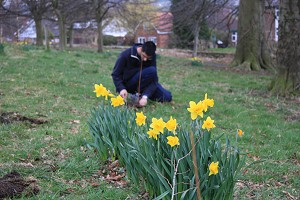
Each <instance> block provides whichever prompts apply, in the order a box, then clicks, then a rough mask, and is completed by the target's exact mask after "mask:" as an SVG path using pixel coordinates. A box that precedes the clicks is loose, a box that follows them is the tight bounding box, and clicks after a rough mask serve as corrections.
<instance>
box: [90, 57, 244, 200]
mask: <svg viewBox="0 0 300 200" xmlns="http://www.w3.org/2000/svg"><path fill="white" fill-rule="evenodd" d="M195 61H197V59H196V58H195ZM200 61H201V60H200ZM94 88H95V89H94V92H95V93H96V96H97V97H104V98H105V100H108V99H109V98H110V102H111V103H110V104H105V103H103V104H102V105H101V106H99V109H98V110H95V111H94V112H93V118H92V119H91V120H90V122H89V123H90V130H91V131H92V134H93V136H94V138H95V146H96V148H97V149H98V152H99V154H100V153H101V155H102V157H104V158H105V157H106V158H107V156H108V155H109V156H111V155H112V154H113V155H114V156H115V157H118V159H119V161H120V163H122V164H124V165H125V166H126V170H127V173H128V177H129V178H130V179H131V180H133V181H134V182H135V183H139V181H140V177H144V178H145V180H147V181H146V183H145V188H146V189H147V190H148V191H149V194H150V196H151V197H158V196H160V197H162V199H174V196H177V197H175V198H178V199H184V198H187V197H188V198H189V199H196V194H195V190H194V189H195V187H197V186H196V183H197V182H198V183H199V187H198V188H197V190H201V193H202V192H203V196H202V197H203V199H231V198H232V196H233V188H234V183H235V181H236V179H237V178H236V177H237V176H236V175H237V174H238V172H239V171H240V169H241V167H240V157H239V156H240V153H239V150H238V148H236V146H235V147H233V146H231V145H230V142H228V143H226V144H225V145H221V140H219V139H216V138H213V136H214V128H216V123H215V120H214V119H213V116H210V115H209V114H208V110H209V109H210V108H212V107H214V99H212V98H208V95H207V94H205V95H204V99H203V100H200V101H190V102H189V106H188V107H187V111H188V114H189V115H190V118H191V124H190V125H189V126H186V125H185V124H180V125H179V124H178V122H177V120H176V118H174V117H173V116H170V117H169V118H167V119H166V118H163V117H153V118H148V117H147V116H146V115H145V113H144V112H142V111H140V112H135V111H134V110H131V109H118V108H116V107H118V106H122V105H124V104H125V102H124V100H123V98H122V97H121V96H120V95H118V96H114V95H113V94H112V93H111V92H110V91H109V90H107V89H106V88H105V87H104V86H103V85H102V84H99V85H98V84H95V85H94ZM107 119H109V120H107ZM243 134H244V132H243V131H242V130H241V129H237V131H236V138H238V137H240V136H242V135H243ZM191 135H192V137H191ZM217 138H218V137H217ZM237 140H238V139H237ZM237 140H236V141H237ZM193 153H194V154H193ZM194 155H195V156H194ZM196 156H197V157H196ZM192 157H194V158H196V159H192ZM191 166H194V170H192V169H191ZM195 166H196V167H195ZM195 168H196V169H195ZM170 169H172V170H170ZM195 173H199V174H198V175H199V177H198V178H196V176H195ZM130 176H133V177H130ZM187 177H189V179H188V178H187ZM192 177H195V178H194V181H190V180H192V179H193V178H192ZM186 180H188V181H186ZM216 188H218V189H216ZM151 192H152V193H151ZM198 192H199V193H200V191H197V196H198ZM200 196H201V194H200ZM198 198H199V196H198Z"/></svg>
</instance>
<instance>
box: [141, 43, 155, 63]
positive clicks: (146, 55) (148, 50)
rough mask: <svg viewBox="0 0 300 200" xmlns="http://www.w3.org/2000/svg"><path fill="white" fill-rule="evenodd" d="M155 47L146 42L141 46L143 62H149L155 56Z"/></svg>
mask: <svg viewBox="0 0 300 200" xmlns="http://www.w3.org/2000/svg"><path fill="white" fill-rule="evenodd" d="M155 51H156V45H155V44H154V42H152V41H147V42H145V43H144V44H143V45H142V57H143V59H144V60H145V59H146V60H151V58H152V57H153V56H154V55H155Z"/></svg>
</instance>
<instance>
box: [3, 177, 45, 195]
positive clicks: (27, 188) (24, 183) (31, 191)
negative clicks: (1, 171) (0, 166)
mask: <svg viewBox="0 0 300 200" xmlns="http://www.w3.org/2000/svg"><path fill="white" fill-rule="evenodd" d="M39 191H40V188H39V186H38V185H37V180H36V179H34V178H27V179H24V178H23V177H21V175H20V174H19V173H18V172H16V171H12V172H11V173H8V174H6V175H4V176H3V177H1V178H0V198H11V197H16V196H20V195H22V194H23V195H25V196H32V195H36V194H37V193H38V192H39Z"/></svg>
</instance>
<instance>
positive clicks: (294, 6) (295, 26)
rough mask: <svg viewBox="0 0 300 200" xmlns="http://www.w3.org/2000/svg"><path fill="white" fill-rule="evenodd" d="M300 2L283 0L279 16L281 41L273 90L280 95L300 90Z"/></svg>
mask: <svg viewBox="0 0 300 200" xmlns="http://www.w3.org/2000/svg"><path fill="white" fill-rule="evenodd" d="M299 27H300V3H299V1H292V0H281V1H280V16H279V41H278V50H277V56H276V60H277V75H276V77H275V78H274V80H273V82H272V84H271V91H272V92H273V93H275V94H278V95H290V94H293V93H294V94H295V93H296V92H297V91H298V95H299V90H300V61H299V57H300V40H299V38H300V29H299Z"/></svg>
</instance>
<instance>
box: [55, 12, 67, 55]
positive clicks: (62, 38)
mask: <svg viewBox="0 0 300 200" xmlns="http://www.w3.org/2000/svg"><path fill="white" fill-rule="evenodd" d="M55 13H56V16H57V18H58V27H59V49H60V50H61V51H64V50H65V49H66V43H67V42H66V27H65V23H64V17H63V16H62V14H61V13H60V11H59V10H55Z"/></svg>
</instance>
